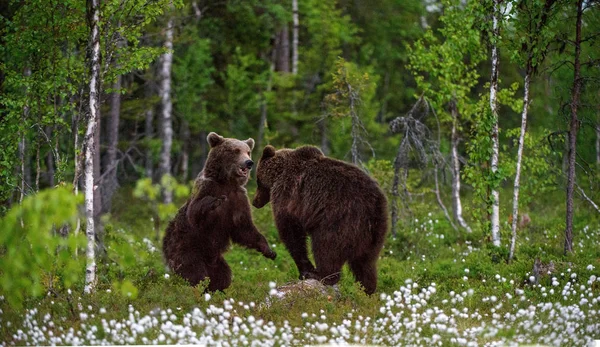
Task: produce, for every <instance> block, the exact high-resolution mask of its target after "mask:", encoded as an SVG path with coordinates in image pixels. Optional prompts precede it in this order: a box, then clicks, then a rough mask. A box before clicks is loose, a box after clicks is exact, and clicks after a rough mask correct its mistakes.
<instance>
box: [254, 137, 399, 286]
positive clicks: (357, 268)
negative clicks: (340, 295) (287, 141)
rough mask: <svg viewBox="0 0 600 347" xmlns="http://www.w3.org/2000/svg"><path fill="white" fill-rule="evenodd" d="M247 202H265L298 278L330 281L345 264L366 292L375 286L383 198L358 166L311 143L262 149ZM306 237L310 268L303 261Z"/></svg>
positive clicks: (384, 210) (382, 233) (382, 232)
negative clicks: (252, 193)
mask: <svg viewBox="0 0 600 347" xmlns="http://www.w3.org/2000/svg"><path fill="white" fill-rule="evenodd" d="M256 172H257V173H256V176H257V183H258V189H257V192H256V196H255V197H254V201H253V202H252V204H253V205H254V206H255V207H257V208H260V207H262V206H264V205H265V204H267V203H268V202H269V201H271V205H272V207H273V215H274V217H275V223H276V225H277V229H278V230H279V235H280V237H281V239H282V241H283V243H284V244H285V246H286V247H287V249H288V251H289V252H290V254H291V255H292V258H293V259H294V262H295V263H296V266H297V267H298V270H299V272H300V279H303V278H314V279H318V280H321V281H323V282H324V283H325V284H328V285H332V284H335V283H337V282H338V281H339V278H340V272H341V270H342V266H343V265H344V263H346V262H348V263H349V265H350V269H351V270H352V272H353V273H354V277H355V279H356V280H357V281H358V282H360V283H361V284H362V285H363V286H364V288H365V291H366V292H367V293H368V294H371V293H373V292H375V289H376V287H377V259H378V258H379V252H380V251H381V248H382V247H383V242H384V238H385V234H386V232H387V201H386V199H385V196H384V195H383V193H382V192H381V189H380V188H379V186H378V185H377V183H376V182H375V181H374V180H373V179H371V178H370V177H369V176H368V175H367V174H366V173H365V172H363V171H362V170H360V169H359V168H358V167H356V166H354V165H351V164H348V163H345V162H342V161H339V160H336V159H332V158H327V157H325V156H324V155H323V153H322V152H321V151H320V150H319V149H318V148H316V147H311V146H304V147H300V148H298V149H295V150H290V149H281V150H278V151H276V150H275V149H274V148H273V147H272V146H267V147H265V149H264V151H263V155H262V157H261V159H260V160H259V163H258V167H257V171H256ZM307 236H310V237H311V241H312V250H313V255H314V258H315V263H316V268H315V267H314V266H313V264H312V263H311V262H310V260H309V259H308V255H307V249H306V239H307Z"/></svg>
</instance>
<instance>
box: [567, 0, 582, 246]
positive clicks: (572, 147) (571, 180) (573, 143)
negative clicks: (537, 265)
mask: <svg viewBox="0 0 600 347" xmlns="http://www.w3.org/2000/svg"><path fill="white" fill-rule="evenodd" d="M582 7H583V0H578V1H577V23H576V30H575V62H574V64H573V90H572V92H571V121H570V124H569V167H568V172H567V213H566V228H565V255H566V254H567V253H573V213H574V212H573V209H574V207H573V192H574V187H575V179H576V177H575V159H576V154H577V131H578V130H579V120H578V119H577V108H578V106H579V97H580V95H581V77H580V76H579V74H580V70H581V62H580V55H581V17H582V15H583V9H582Z"/></svg>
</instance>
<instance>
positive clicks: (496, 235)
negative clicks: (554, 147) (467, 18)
mask: <svg viewBox="0 0 600 347" xmlns="http://www.w3.org/2000/svg"><path fill="white" fill-rule="evenodd" d="M499 3H500V0H494V7H493V13H492V18H493V19H492V40H493V44H492V76H491V79H490V109H491V111H492V120H493V123H492V132H491V134H490V135H491V139H492V154H491V157H490V167H491V170H492V175H495V174H496V173H497V172H498V157H499V148H500V146H499V139H498V133H499V129H498V100H497V94H498V65H499V63H500V61H499V58H498V44H497V43H496V40H498V39H499V38H500V27H499V23H498V22H499V17H500V4H499ZM490 194H491V200H492V215H491V221H490V222H491V231H492V243H493V244H494V246H496V247H500V192H499V191H498V187H492V188H491V192H490Z"/></svg>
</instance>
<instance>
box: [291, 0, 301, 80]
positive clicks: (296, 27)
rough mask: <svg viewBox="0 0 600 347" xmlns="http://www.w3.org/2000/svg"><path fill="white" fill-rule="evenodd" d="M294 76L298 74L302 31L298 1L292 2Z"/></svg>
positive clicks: (293, 0)
mask: <svg viewBox="0 0 600 347" xmlns="http://www.w3.org/2000/svg"><path fill="white" fill-rule="evenodd" d="M292 21H293V23H294V27H293V28H292V74H294V75H297V74H298V35H299V29H300V20H299V17H298V0H292Z"/></svg>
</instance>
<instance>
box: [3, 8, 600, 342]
mask: <svg viewBox="0 0 600 347" xmlns="http://www.w3.org/2000/svg"><path fill="white" fill-rule="evenodd" d="M0 15H1V17H0V143H1V146H0V215H1V216H3V219H2V221H3V222H2V226H1V227H0V228H1V235H0V240H2V243H1V244H2V246H1V248H0V271H1V274H2V280H1V281H0V288H1V292H2V295H3V298H4V299H5V300H6V301H4V303H3V309H4V310H7V311H8V312H13V313H14V314H16V315H18V312H20V311H19V310H21V309H22V306H23V304H25V306H26V307H32V305H33V303H34V302H38V303H39V301H36V300H42V302H44V301H43V299H40V297H42V296H44V295H45V294H47V293H52V295H54V296H55V297H58V298H61V300H64V304H65V305H66V306H68V305H71V303H70V301H69V302H67V301H68V300H71V299H68V298H70V293H71V289H70V288H73V289H74V290H79V291H84V292H86V293H90V295H92V298H93V295H101V294H94V293H96V291H97V289H98V288H101V289H106V288H113V289H117V290H116V291H117V292H119V293H122V294H123V296H124V299H122V300H124V301H123V302H129V301H128V300H133V299H132V296H133V297H134V299H135V298H137V297H138V296H140V297H141V298H138V301H140V302H146V303H148V305H150V301H152V298H151V297H143V295H142V292H143V291H146V289H144V288H146V286H147V285H148V283H153V284H155V285H156V286H157V287H156V288H155V289H154V290H156V291H159V290H164V287H161V286H167V288H171V287H168V286H171V285H173V284H171V283H167V282H165V281H163V280H164V277H163V276H160V275H159V274H164V273H165V269H164V266H162V263H161V259H160V255H159V253H160V252H158V254H154V255H152V254H150V255H148V254H144V253H146V252H145V249H144V247H145V246H144V245H145V244H150V246H149V247H151V248H152V247H154V246H152V244H154V243H155V244H157V245H158V244H160V240H161V239H162V235H163V233H164V229H165V227H166V223H167V222H168V220H169V219H170V218H171V217H172V216H173V215H174V213H175V212H176V211H177V209H178V207H179V206H180V205H181V204H182V203H183V202H184V201H185V200H186V199H187V198H188V197H189V194H190V190H191V187H192V184H193V183H192V182H193V179H194V178H195V176H196V175H197V174H198V173H199V172H200V170H201V169H202V167H203V164H204V161H205V159H206V155H207V153H208V147H207V143H206V135H207V134H208V133H209V132H210V131H216V132H218V133H219V134H220V135H224V136H227V137H234V138H240V139H246V138H248V137H252V138H254V139H255V140H256V143H257V145H256V148H255V150H254V157H255V158H257V157H258V156H259V155H260V153H261V152H262V148H263V147H264V146H265V145H267V144H271V145H274V146H275V147H276V148H282V147H291V148H293V147H296V146H299V145H303V144H312V145H316V146H318V147H320V148H321V149H322V150H323V152H324V153H325V154H326V155H329V156H332V157H335V158H338V159H342V160H345V161H349V162H352V163H355V164H356V165H358V166H360V167H361V168H363V169H364V170H365V171H366V172H368V173H369V174H370V175H372V176H373V177H374V178H375V179H376V180H377V181H378V182H379V183H380V185H381V187H382V189H383V190H384V191H385V193H386V194H387V196H388V199H389V205H390V221H391V226H392V227H391V231H390V239H389V242H388V243H387V244H386V251H384V253H385V254H384V255H382V257H383V258H382V266H381V269H382V270H381V271H382V272H384V271H388V273H387V274H386V275H384V276H383V278H384V279H380V288H383V289H381V290H382V292H383V291H385V290H387V291H393V290H395V289H397V287H398V285H397V284H398V283H403V281H404V279H406V278H407V276H408V275H407V274H406V273H407V271H406V270H407V269H408V267H409V266H410V267H412V271H408V272H413V273H417V274H418V275H414V274H413V275H410V276H409V278H414V277H415V276H416V277H417V278H421V279H423V280H430V279H431V280H436V281H439V282H441V283H447V285H448V288H452V286H453V285H454V282H453V281H454V280H456V279H457V278H460V277H461V276H460V275H457V274H456V273H455V272H453V271H454V270H456V271H458V272H460V271H462V270H464V269H462V268H461V269H455V268H453V266H455V265H451V264H450V263H452V262H450V261H449V260H448V259H450V258H452V257H455V256H456V252H459V253H460V252H461V251H460V250H459V249H458V248H453V251H452V252H450V253H448V254H446V253H444V252H443V251H442V247H445V248H448V249H450V248H452V247H455V246H456V247H459V248H460V247H467V248H468V247H476V249H477V250H478V251H476V252H474V254H476V256H475V255H473V257H474V258H473V259H471V261H472V262H473V264H475V263H481V264H486V265H485V266H483V265H482V268H481V269H480V272H478V273H477V275H475V274H473V276H475V277H477V276H478V277H477V279H478V280H483V282H485V278H486V276H493V275H495V274H497V273H501V274H502V275H503V276H508V275H507V274H511V276H514V277H515V278H516V279H518V281H517V282H519V283H520V282H522V281H521V280H522V279H523V278H525V279H526V281H525V282H527V281H529V275H530V274H531V275H532V276H533V275H535V276H534V281H533V282H535V283H536V284H537V283H539V282H540V280H541V278H542V277H543V274H541V275H540V274H539V273H538V274H535V273H536V266H538V268H537V269H538V272H539V267H540V266H541V267H544V266H547V265H546V264H549V262H551V263H552V264H558V265H556V267H558V268H560V267H561V266H562V267H563V268H564V269H567V268H569V269H571V268H573V269H578V270H581V271H583V272H584V273H586V271H587V272H589V274H594V273H597V271H596V272H594V268H595V267H600V263H599V259H600V247H599V246H598V238H594V237H593V235H595V234H594V233H593V232H591V231H590V230H596V231H597V230H598V228H599V226H598V220H599V219H598V214H599V213H600V208H599V207H598V202H599V201H600V193H599V191H598V188H599V187H598V182H599V180H598V178H599V173H598V169H599V168H600V93H599V92H598V90H599V87H600V86H599V83H600V79H599V78H600V50H599V49H598V47H600V45H599V42H598V41H599V40H600V3H599V2H598V1H582V0H579V1H565V0H546V1H540V0H521V1H498V0H488V1H482V2H470V1H467V2H465V1H455V0H444V1H434V0H408V1H398V0H374V1H361V0H354V1H345V0H303V1H298V0H286V1H279V0H265V1H258V0H248V1H237V0H227V1H189V0H178V1H177V0H174V1H170V0H152V1H148V0H104V1H98V0H88V1H87V2H86V1H81V0H49V1H47V0H44V1H42V0H29V1H12V0H11V1H4V2H2V4H0ZM254 189H255V182H254V181H253V180H251V181H250V183H249V195H250V196H253V192H254ZM253 213H254V214H255V219H256V220H257V223H258V225H259V226H261V231H263V232H264V233H265V234H266V235H267V238H268V239H269V241H270V242H279V241H278V240H277V236H276V230H275V229H274V225H273V223H272V221H271V220H270V218H271V217H270V215H269V213H270V212H269V211H268V210H267V211H266V212H265V211H256V210H255V211H253ZM424 220H429V221H432V220H435V222H436V223H437V222H439V226H436V227H435V228H436V229H435V230H437V231H438V232H439V234H436V233H433V234H431V233H430V232H427V233H425V231H426V229H427V227H426V226H423V221H424ZM424 230H425V231H424ZM436 235H437V236H436ZM440 235H441V236H440ZM429 237H432V238H435V240H434V241H433V239H429ZM276 240H277V241H276ZM140 245H142V246H140ZM457 245H458V246H457ZM436 247H439V248H436ZM159 248H160V247H159ZM388 248H389V249H388ZM281 249H283V248H281ZM83 250H85V253H84V252H82V251H83ZM244 252H246V253H248V251H245V250H241V249H238V248H234V249H233V251H232V252H231V254H232V255H230V257H231V258H233V259H238V257H241V258H240V259H244V260H242V262H244V261H246V263H251V262H253V261H254V260H246V258H245V257H249V258H248V259H253V258H252V255H244V254H245V253H244ZM394 252H395V253H394ZM150 253H152V252H150ZM281 253H284V252H280V257H281V256H282V255H281ZM284 254H285V253H284ZM286 255H287V254H285V255H284V257H285V256H286ZM446 256H448V257H450V258H448V259H447V258H446ZM411 257H412V260H411ZM420 257H422V258H423V259H422V262H425V257H427V258H429V257H431V258H432V259H431V260H430V262H428V263H426V264H424V263H420V264H419V265H418V266H421V267H420V268H419V267H417V270H414V267H415V264H414V263H412V262H413V261H414V259H415V258H420ZM386 259H387V260H386ZM536 259H537V260H536ZM540 259H541V260H540ZM261 261H262V260H261ZM279 261H282V262H283V263H278V264H277V266H278V267H279V268H280V270H281V271H279V272H271V271H270V270H269V271H267V272H266V273H265V274H258V273H254V272H251V273H252V274H248V275H247V276H246V277H245V275H242V274H239V275H238V276H239V277H237V278H234V286H233V287H232V288H233V289H231V291H229V292H226V293H225V294H220V295H223V298H227V297H229V296H232V295H234V293H237V294H238V295H240V296H242V297H243V296H244V295H246V296H251V297H252V298H253V299H254V300H258V299H257V298H256V297H253V296H252V295H253V294H251V293H249V292H246V291H245V290H243V289H242V287H236V284H235V282H236V281H239V282H242V283H241V284H238V285H239V286H243V283H246V284H247V283H249V282H251V283H256V282H258V283H259V284H258V287H259V288H262V287H261V286H263V285H264V286H265V288H266V286H268V282H269V281H271V280H270V279H269V276H271V277H273V280H279V281H280V282H281V281H284V282H285V281H290V280H292V279H294V278H295V275H293V267H290V266H289V264H288V262H286V261H285V260H279ZM386 261H388V262H386ZM428 261H429V260H428ZM463 261H464V259H463ZM454 262H456V259H455V258H454ZM111 264H112V265H113V266H112V267H111ZM260 264H261V265H260V267H263V266H262V265H265V266H268V265H266V264H268V263H264V264H263V263H262V262H261V263H260ZM453 264H455V263H453ZM515 264H516V265H515ZM535 264H537V265H535ZM593 264H595V265H593ZM588 265H590V266H591V268H590V266H588ZM473 266H474V265H473ZM553 266H554V265H553ZM84 267H85V269H84ZM432 267H433V269H432ZM436 267H439V271H438V272H437V275H433V274H432V273H436V271H435V268H436ZM449 267H450V268H452V269H450V268H449ZM244 269H246V268H245V267H244ZM419 269H420V270H419ZM427 269H429V273H427ZM246 270H247V269H246ZM233 271H234V276H235V273H236V269H235V268H234V269H233ZM345 271H346V270H345ZM565 271H566V270H565ZM569 271H570V270H569ZM557 272H560V271H557ZM256 276H258V277H256ZM348 276H350V275H349V273H346V277H348ZM436 276H437V277H436ZM440 276H441V277H440ZM157 278H159V279H160V280H158V279H157ZM446 280H448V281H449V282H445V281H446ZM545 280H546V281H548V282H549V283H550V284H551V283H554V282H553V280H552V279H550V278H547V279H545ZM542 281H543V279H542ZM147 282H148V283H147ZM155 282H158V283H155ZM593 283H594V281H592V285H591V286H590V290H592V289H593V290H594V291H595V293H597V291H598V284H597V282H596V283H595V284H593ZM176 284H177V283H176ZM345 286H346V287H343V288H346V290H347V291H349V292H346V293H345V294H346V296H343V295H342V299H340V300H342V301H343V302H344V303H346V302H350V303H352V302H353V300H371V299H367V298H362V297H361V298H362V299H357V298H356V296H360V295H359V294H357V293H356V292H354V291H353V290H352V289H351V287H352V285H351V284H350V283H346V284H345ZM175 287H177V288H178V289H176V292H177V293H181V291H184V292H183V293H187V294H188V295H189V292H185V290H186V289H182V288H184V287H185V285H181V284H177V285H175ZM180 287H181V288H180ZM161 288H162V289H161ZM200 289H201V288H200ZM67 290H69V294H68V295H67V294H65V293H66V291H67ZM170 290H173V289H172V288H171V289H170ZM196 290H199V289H198V288H197V289H196ZM200 292H201V290H200ZM266 292H268V288H266ZM266 292H265V293H266ZM484 292H485V290H484ZM265 293H262V294H260V295H263V296H264V295H265ZM349 293H350V294H349ZM486 293H487V292H486ZM196 294H197V293H196ZM487 294H489V293H487ZM487 294H486V295H487ZM105 295H108V294H105ZM111 295H114V294H111ZM257 295H258V294H257ZM482 295H483V294H482ZM536 295H537V294H536ZM192 296H193V295H192ZM196 296H197V295H196ZM109 297H111V298H112V296H109ZM95 298H96V299H95V300H94V299H89V297H88V298H86V297H84V298H83V299H81V298H80V299H81V300H84V301H85V300H91V302H95V303H97V302H100V301H102V300H101V299H99V298H98V297H95ZM57 300H58V299H57ZM105 300H108V299H105ZM119 300H121V299H119ZM174 300H175V299H174ZM201 301H203V300H192V301H190V302H186V304H185V305H183V306H186V305H189V306H190V307H191V306H193V305H197V304H198V303H199V302H201ZM117 302H120V303H122V302H121V301H117ZM317 302H318V301H317ZM354 304H356V302H354ZM115 305H117V306H118V304H115ZM177 305H179V306H181V305H182V304H181V303H179V302H178V303H177ZM369 305H370V304H369ZM66 306H65V307H66ZM117 306H115V307H113V309H114V310H115V311H119V310H121V309H123V308H122V307H121V308H117ZM308 306H309V307H310V305H308ZM341 306H342V307H344V305H341ZM359 306H360V304H359ZM94 307H95V308H98V307H99V306H96V304H94ZM340 310H343V309H340ZM255 314H256V313H255ZM262 315H263V316H264V317H271V316H270V315H272V316H273V317H274V316H276V315H275V314H273V313H268V312H266V313H265V312H262ZM73 319H75V320H77V319H76V318H73ZM69 322H71V323H70V324H74V323H73V321H72V320H69ZM15 329H16V328H14V327H13V328H10V327H6V326H5V327H3V328H2V332H3V333H5V334H7V335H5V336H9V334H12V333H14V330H15ZM592 330H593V329H592ZM592 332H593V334H592V335H594V334H595V336H596V338H598V336H599V335H598V334H599V333H598V330H593V331H592ZM513 333H514V332H513ZM514 334H517V333H514ZM588 336H589V334H588ZM5 339H6V340H5V341H13V343H17V342H18V341H22V340H19V339H17V338H15V337H14V335H13V337H12V338H11V339H12V340H10V339H9V338H8V337H5ZM136 341H138V342H141V341H140V340H136ZM310 341H312V340H307V341H304V342H310ZM89 342H90V340H88V343H89ZM113 342H114V341H113ZM117 342H118V341H117ZM313 342H314V341H313ZM388 342H389V341H388Z"/></svg>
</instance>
